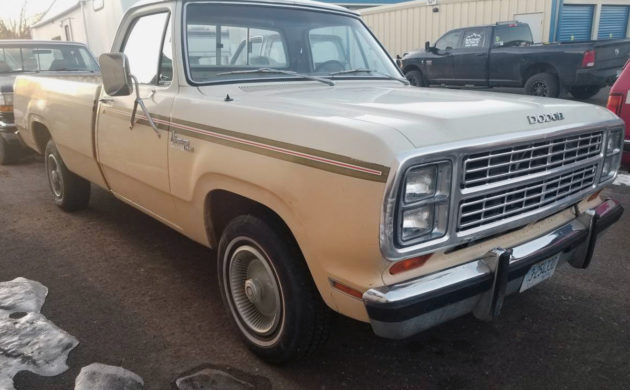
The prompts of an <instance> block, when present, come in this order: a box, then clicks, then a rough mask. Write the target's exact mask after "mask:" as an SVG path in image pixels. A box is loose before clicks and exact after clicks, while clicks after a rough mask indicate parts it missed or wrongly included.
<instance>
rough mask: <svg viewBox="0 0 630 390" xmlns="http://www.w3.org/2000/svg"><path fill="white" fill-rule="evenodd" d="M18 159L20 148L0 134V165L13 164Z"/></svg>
mask: <svg viewBox="0 0 630 390" xmlns="http://www.w3.org/2000/svg"><path fill="white" fill-rule="evenodd" d="M19 157H20V147H19V146H18V145H15V144H13V143H11V142H9V141H7V140H6V139H4V137H3V136H2V134H0V165H9V164H15V163H16V162H17V160H18V159H19Z"/></svg>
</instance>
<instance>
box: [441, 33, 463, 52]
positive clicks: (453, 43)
mask: <svg viewBox="0 0 630 390" xmlns="http://www.w3.org/2000/svg"><path fill="white" fill-rule="evenodd" d="M462 34H463V31H461V30H459V31H452V32H450V33H448V34H446V35H444V36H443V37H442V38H440V39H439V40H438V41H437V42H436V43H435V47H436V48H437V49H439V50H453V49H459V48H460V41H461V40H462Z"/></svg>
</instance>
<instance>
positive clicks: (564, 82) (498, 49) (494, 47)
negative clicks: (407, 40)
mask: <svg viewBox="0 0 630 390" xmlns="http://www.w3.org/2000/svg"><path fill="white" fill-rule="evenodd" d="M629 57H630V39H619V40H608V41H585V42H571V43H552V44H534V43H533V39H532V33H531V30H530V28H529V25H527V24H526V23H518V22H501V23H497V24H494V25H489V26H479V27H467V28H459V29H456V30H451V31H449V32H447V33H446V34H444V35H443V36H442V37H441V38H440V39H438V41H437V42H436V43H435V46H430V44H429V42H427V43H426V44H425V49H424V50H419V51H415V52H411V53H408V54H406V55H405V56H404V57H403V58H402V68H403V71H404V73H405V75H406V77H407V79H408V80H409V81H410V82H411V83H412V84H413V85H416V86H429V85H432V84H437V85H452V86H464V85H472V86H480V87H524V88H525V92H526V93H527V94H529V95H536V96H549V97H557V96H559V95H560V94H561V93H563V92H564V91H568V92H571V94H572V95H573V96H574V97H576V98H578V99H588V98H589V97H591V96H594V95H595V94H597V92H598V91H599V90H600V89H601V88H602V87H604V86H606V85H611V84H612V83H613V82H614V80H615V79H616V77H617V72H618V71H619V70H621V68H622V67H623V65H624V64H625V63H626V61H627V60H628V58H629Z"/></svg>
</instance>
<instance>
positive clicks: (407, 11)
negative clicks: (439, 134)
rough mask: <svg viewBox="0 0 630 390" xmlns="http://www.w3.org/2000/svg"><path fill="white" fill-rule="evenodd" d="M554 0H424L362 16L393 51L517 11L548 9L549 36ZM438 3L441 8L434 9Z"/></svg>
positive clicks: (511, 17)
mask: <svg viewBox="0 0 630 390" xmlns="http://www.w3.org/2000/svg"><path fill="white" fill-rule="evenodd" d="M551 1H552V0H440V1H438V5H436V6H432V5H426V2H425V1H424V0H420V1H412V2H408V3H400V4H396V5H392V6H384V7H376V8H372V9H370V8H368V9H365V10H361V16H362V18H363V20H365V22H366V24H367V25H368V26H369V27H370V28H371V29H372V31H373V32H374V34H376V36H377V37H378V38H379V39H380V41H381V42H382V43H383V44H384V45H385V48H386V49H387V50H388V51H389V53H390V55H392V56H394V57H395V56H396V55H397V54H400V55H402V54H403V53H405V52H408V51H412V50H414V49H418V48H422V47H424V42H425V41H430V42H431V43H434V42H435V41H436V40H437V39H438V38H439V37H440V36H442V34H444V33H445V32H447V31H448V30H451V29H454V28H458V27H467V26H475V25H482V24H491V23H495V22H499V21H507V20H514V16H515V15H517V14H525V13H536V12H542V13H544V20H543V26H544V31H543V36H544V37H548V36H549V26H550V24H551V20H550V17H551V16H550V14H551V12H550V11H551ZM435 7H437V8H438V9H439V12H433V8H435Z"/></svg>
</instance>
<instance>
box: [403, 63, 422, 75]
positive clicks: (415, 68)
mask: <svg viewBox="0 0 630 390" xmlns="http://www.w3.org/2000/svg"><path fill="white" fill-rule="evenodd" d="M412 70H417V71H418V72H420V73H422V71H421V70H420V68H418V67H417V66H416V65H407V66H405V68H404V69H403V73H404V74H407V72H410V71H412Z"/></svg>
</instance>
